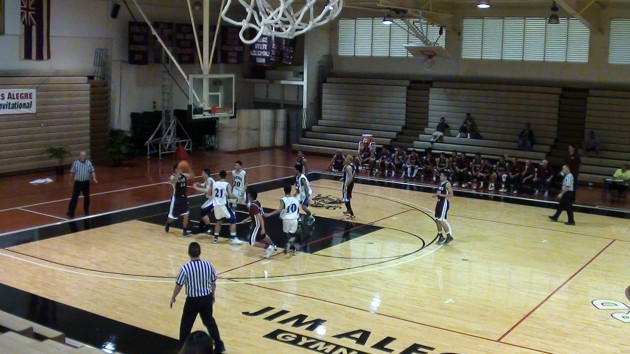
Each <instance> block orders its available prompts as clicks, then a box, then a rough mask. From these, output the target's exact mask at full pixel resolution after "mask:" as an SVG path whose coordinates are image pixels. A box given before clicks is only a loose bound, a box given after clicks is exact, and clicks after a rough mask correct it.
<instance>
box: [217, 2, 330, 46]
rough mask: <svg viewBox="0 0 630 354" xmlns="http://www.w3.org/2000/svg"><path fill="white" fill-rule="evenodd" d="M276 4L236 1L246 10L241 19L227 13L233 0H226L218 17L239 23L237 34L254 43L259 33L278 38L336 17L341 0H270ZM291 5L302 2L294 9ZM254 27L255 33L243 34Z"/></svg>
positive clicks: (247, 42) (234, 23) (301, 31)
mask: <svg viewBox="0 0 630 354" xmlns="http://www.w3.org/2000/svg"><path fill="white" fill-rule="evenodd" d="M278 1H279V5H278V7H275V8H274V7H273V6H272V5H271V4H269V3H268V2H267V1H266V0H250V2H249V3H247V2H246V1H245V0H238V2H239V3H240V4H241V6H243V7H244V8H245V10H246V11H247V16H246V17H245V19H243V20H242V21H236V20H233V19H231V18H229V17H228V15H227V13H228V11H229V9H230V6H231V5H232V0H227V3H226V4H225V7H224V8H223V10H222V11H221V17H222V18H223V19H224V20H225V21H226V22H228V23H230V24H233V25H235V26H240V27H241V31H240V32H239V37H240V38H241V41H242V42H243V43H245V44H253V43H255V42H256V41H258V39H260V37H261V36H262V35H266V36H274V37H279V38H289V39H290V38H294V37H296V36H299V35H301V34H304V33H305V32H307V31H309V30H311V29H313V28H315V27H318V26H321V25H324V24H326V23H328V22H330V21H332V20H333V19H335V18H336V17H337V16H338V15H339V13H340V12H341V8H342V7H343V0H306V2H305V3H304V5H301V2H302V0H300V3H299V4H298V3H297V1H296V0H273V2H274V3H275V4H277V3H278ZM293 5H296V8H297V7H298V6H301V8H300V9H294V8H293ZM249 29H251V30H253V31H254V32H255V33H256V35H255V36H254V37H253V38H251V39H247V38H245V34H246V33H247V30H249Z"/></svg>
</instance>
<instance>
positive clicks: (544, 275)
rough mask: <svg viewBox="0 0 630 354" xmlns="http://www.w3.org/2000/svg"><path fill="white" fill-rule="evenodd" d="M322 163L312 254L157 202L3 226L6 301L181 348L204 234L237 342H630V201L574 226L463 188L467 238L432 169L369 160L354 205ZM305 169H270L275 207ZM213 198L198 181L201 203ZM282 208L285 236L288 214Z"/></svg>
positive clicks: (223, 318)
mask: <svg viewBox="0 0 630 354" xmlns="http://www.w3.org/2000/svg"><path fill="white" fill-rule="evenodd" d="M269 168H271V167H269ZM261 169H264V168H261ZM287 171H288V170H287ZM288 174H289V172H287V174H286V175H288ZM309 178H310V179H311V180H312V182H311V184H312V188H313V191H314V194H315V195H321V196H322V197H327V196H330V198H327V200H325V202H324V206H323V207H319V208H312V209H311V210H313V211H314V212H315V215H316V217H317V221H316V222H315V223H314V224H313V225H312V226H311V227H308V226H303V227H302V228H301V230H300V238H301V240H300V241H301V242H300V246H301V247H300V249H299V252H297V254H296V255H295V256H291V254H286V255H285V254H284V253H283V252H282V251H281V250H279V251H278V252H276V253H275V254H274V255H273V256H272V257H271V258H270V259H265V258H263V251H262V250H261V249H259V248H254V247H250V246H248V245H247V244H243V245H239V246H234V245H230V244H229V241H228V239H227V237H225V236H227V230H226V229H224V230H223V232H224V233H223V234H222V235H223V236H224V237H223V238H221V241H220V242H219V244H212V239H211V237H208V236H207V235H203V234H199V235H194V236H193V237H191V238H186V237H182V236H181V229H178V228H177V224H175V227H173V228H171V232H169V233H165V232H164V228H163V222H164V217H165V216H164V213H165V211H166V209H167V207H166V202H156V203H152V204H148V205H143V206H138V207H131V208H128V209H126V210H123V211H114V212H111V213H103V214H101V215H98V216H94V217H91V218H84V219H78V220H71V221H62V222H59V223H57V224H52V225H49V226H45V227H43V228H34V229H30V230H25V231H19V232H15V233H9V234H5V235H3V237H2V244H3V249H2V250H0V264H1V267H2V269H4V270H5V271H3V272H2V273H1V274H0V282H1V283H2V285H1V286H0V291H1V292H2V294H3V295H2V296H1V297H0V299H1V300H0V308H1V309H2V310H4V311H9V312H12V313H15V314H18V315H22V316H24V317H28V318H29V319H32V320H36V321H38V322H40V323H44V324H47V325H49V326H51V327H55V328H58V329H60V330H62V331H64V332H65V333H66V334H67V335H68V337H70V338H74V339H76V340H79V341H84V342H86V343H88V344H91V345H93V346H96V347H100V346H101V344H102V343H103V342H105V341H107V340H108V338H110V337H111V336H112V335H114V336H116V341H117V343H118V350H119V351H121V352H124V353H173V352H176V350H177V341H176V338H177V336H178V328H179V320H180V316H181V313H182V306H183V302H184V296H180V297H179V298H178V302H177V303H176V304H175V305H174V307H173V309H169V306H168V303H169V299H170V296H171V293H172V290H173V286H174V277H175V275H176V274H177V272H178V271H179V269H180V267H181V266H182V265H183V264H184V263H185V262H187V261H188V257H187V255H186V250H187V246H188V244H189V243H190V242H191V241H193V240H194V241H197V242H199V243H200V244H201V247H202V259H206V260H210V261H211V262H212V263H213V264H214V266H215V267H216V269H217V272H218V273H219V281H218V286H217V294H216V304H215V307H214V309H215V318H216V319H217V322H218V324H219V329H220V331H221V336H222V338H223V340H224V341H225V343H226V347H227V349H228V353H309V352H320V353H406V354H410V353H625V352H628V348H629V347H630V342H629V341H628V339H627V338H628V336H627V335H626V333H627V328H626V327H627V326H628V321H629V317H628V312H629V311H630V310H629V309H628V305H630V299H628V298H626V296H627V295H628V294H627V293H628V287H629V286H630V283H628V277H627V268H628V266H630V263H629V262H628V258H627V255H628V254H629V253H630V233H628V230H629V229H630V220H628V218H627V217H626V218H619V217H609V216H605V215H597V214H594V213H585V212H578V213H576V221H577V223H578V226H577V227H569V226H565V225H564V224H563V223H554V222H551V221H549V220H548V218H547V215H550V213H551V210H550V209H548V208H545V207H544V206H545V205H538V207H532V206H528V205H521V204H517V203H515V202H514V201H515V200H513V199H509V200H508V199H505V200H503V201H501V200H500V199H498V198H494V197H492V198H494V200H492V199H491V197H475V198H467V197H465V196H466V194H465V193H458V194H457V195H460V196H462V197H458V198H456V199H454V200H453V202H452V206H451V210H450V211H449V215H448V216H449V221H450V223H451V225H452V227H453V230H454V234H453V236H454V237H455V240H454V241H453V242H452V243H451V244H449V245H448V246H437V245H436V244H435V241H436V237H435V234H436V232H435V229H436V228H435V223H434V221H433V217H432V216H433V208H434V206H435V199H432V198H431V191H432V188H433V186H431V185H408V184H403V183H399V182H395V181H383V180H373V179H366V178H363V177H361V179H360V180H359V182H360V183H359V184H357V185H356V187H355V194H354V198H353V201H352V202H353V208H354V210H355V213H356V214H357V218H356V219H354V220H352V221H351V222H350V221H347V220H345V219H344V217H343V215H342V211H343V210H345V208H341V206H342V204H336V203H335V202H334V199H336V198H338V197H339V195H340V187H341V185H340V182H339V176H334V175H329V174H325V173H322V174H318V173H312V174H310V175H309ZM291 180H292V178H291V177H287V178H278V179H275V180H269V181H260V182H258V183H256V184H255V185H253V188H255V189H256V190H258V191H259V200H260V202H261V203H262V205H263V207H265V209H266V211H272V210H275V209H276V208H277V207H278V205H279V199H280V197H282V196H283V194H284V193H283V192H282V186H283V185H284V184H285V183H286V182H290V181H291ZM149 188H153V187H149ZM201 198H202V197H201V196H196V197H192V198H190V204H191V206H193V208H192V214H191V215H192V218H191V219H197V216H198V210H199V205H200V204H201V203H202V202H203V200H202V199H201ZM326 201H327V202H328V203H326ZM540 206H542V207H540ZM582 211H585V209H582ZM237 217H238V219H239V220H243V219H244V218H245V217H246V214H245V208H244V206H240V208H239V213H237ZM265 221H266V222H267V233H268V234H269V235H270V236H271V237H272V238H273V239H274V241H275V242H276V243H277V244H278V245H279V246H282V245H283V243H284V242H283V240H284V238H283V235H282V233H281V230H282V226H281V222H280V220H279V219H278V218H277V217H271V218H269V219H266V220H265ZM247 230H248V226H247V225H239V227H238V233H239V235H240V236H241V238H244V236H246V235H247ZM15 270H19V271H15ZM624 274H625V275H624ZM601 300H606V301H601ZM195 329H201V330H205V329H204V327H203V325H202V324H201V321H200V320H198V321H197V323H196V324H195ZM624 329H625V330H624Z"/></svg>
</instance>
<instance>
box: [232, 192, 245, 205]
mask: <svg viewBox="0 0 630 354" xmlns="http://www.w3.org/2000/svg"><path fill="white" fill-rule="evenodd" d="M232 194H234V196H235V197H236V202H237V203H241V204H245V190H244V189H236V188H235V189H232Z"/></svg>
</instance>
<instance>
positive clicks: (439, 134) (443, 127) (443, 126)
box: [429, 117, 451, 144]
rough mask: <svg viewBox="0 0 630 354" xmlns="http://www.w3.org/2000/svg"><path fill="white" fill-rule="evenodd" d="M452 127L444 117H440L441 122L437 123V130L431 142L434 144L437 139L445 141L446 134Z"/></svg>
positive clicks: (432, 135)
mask: <svg viewBox="0 0 630 354" xmlns="http://www.w3.org/2000/svg"><path fill="white" fill-rule="evenodd" d="M450 129H451V127H450V126H449V125H448V123H446V120H445V119H444V117H442V118H440V122H439V123H438V124H437V127H435V132H433V134H431V141H429V142H430V143H431V144H433V143H435V142H436V141H444V134H446V131H447V130H450Z"/></svg>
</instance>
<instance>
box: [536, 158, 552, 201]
mask: <svg viewBox="0 0 630 354" xmlns="http://www.w3.org/2000/svg"><path fill="white" fill-rule="evenodd" d="M553 177H554V175H553V170H552V169H551V166H549V161H547V160H543V161H542V163H541V164H540V166H538V167H536V168H535V169H534V195H538V193H539V190H540V186H541V185H542V186H543V188H544V191H545V198H547V197H549V186H550V185H551V181H552V180H553Z"/></svg>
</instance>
